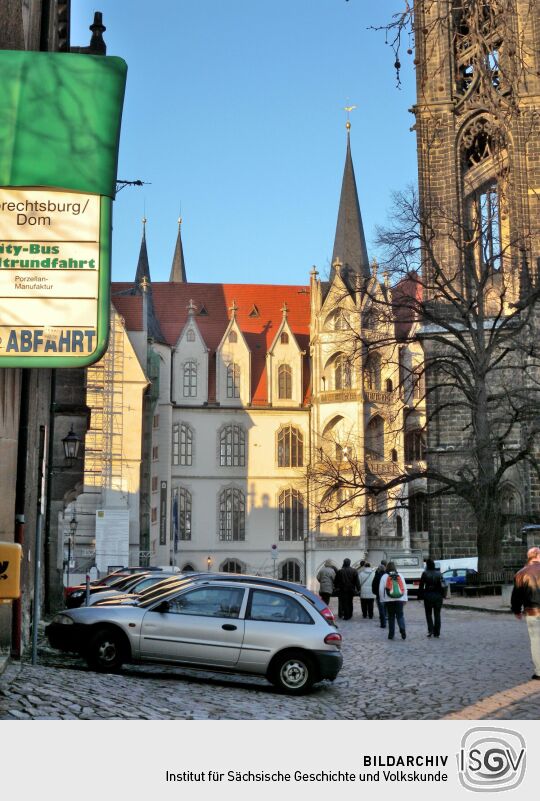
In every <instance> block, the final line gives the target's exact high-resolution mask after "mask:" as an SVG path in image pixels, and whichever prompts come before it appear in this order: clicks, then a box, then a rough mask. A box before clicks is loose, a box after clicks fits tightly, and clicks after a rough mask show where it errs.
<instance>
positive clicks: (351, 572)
mask: <svg viewBox="0 0 540 801" xmlns="http://www.w3.org/2000/svg"><path fill="white" fill-rule="evenodd" d="M334 587H335V588H336V590H337V591H338V593H339V617H342V618H343V620H350V619H351V617H352V616H353V598H354V596H355V594H356V593H357V592H358V591H359V590H360V581H359V579H358V571H357V570H355V568H354V567H351V560H350V559H344V560H343V567H342V568H341V569H340V570H338V572H337V573H336V580H335V582H334Z"/></svg>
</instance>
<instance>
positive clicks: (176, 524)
mask: <svg viewBox="0 0 540 801" xmlns="http://www.w3.org/2000/svg"><path fill="white" fill-rule="evenodd" d="M190 539H191V492H190V491H189V490H187V489H186V488H185V487H174V488H173V498H172V540H173V544H174V551H175V553H176V551H177V550H178V548H177V545H178V541H179V540H190Z"/></svg>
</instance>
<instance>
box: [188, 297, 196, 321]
mask: <svg viewBox="0 0 540 801" xmlns="http://www.w3.org/2000/svg"><path fill="white" fill-rule="evenodd" d="M186 309H187V310H188V315H189V316H190V317H193V315H194V314H195V312H196V311H197V306H196V304H195V303H193V300H191V299H190V301H189V303H188V305H187V306H186Z"/></svg>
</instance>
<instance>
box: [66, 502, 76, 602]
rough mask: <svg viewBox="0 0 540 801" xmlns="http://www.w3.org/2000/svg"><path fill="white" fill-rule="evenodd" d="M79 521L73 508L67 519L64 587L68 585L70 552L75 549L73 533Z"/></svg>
mask: <svg viewBox="0 0 540 801" xmlns="http://www.w3.org/2000/svg"><path fill="white" fill-rule="evenodd" d="M78 525H79V521H78V520H77V518H76V517H75V510H73V516H72V518H71V520H70V521H69V537H68V552H67V565H66V587H69V566H70V564H71V552H72V549H73V551H75V534H76V533H77V526H78Z"/></svg>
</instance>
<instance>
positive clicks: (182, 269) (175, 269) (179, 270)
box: [169, 217, 187, 284]
mask: <svg viewBox="0 0 540 801" xmlns="http://www.w3.org/2000/svg"><path fill="white" fill-rule="evenodd" d="M169 281H170V282H171V283H175V284H185V283H187V278H186V265H185V262H184V249H183V247H182V218H181V217H179V218H178V237H177V239H176V247H175V249H174V256H173V261H172V267H171V274H170V276H169Z"/></svg>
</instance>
